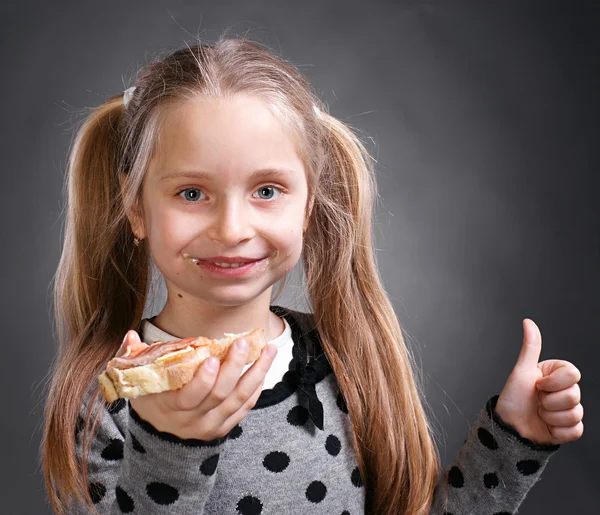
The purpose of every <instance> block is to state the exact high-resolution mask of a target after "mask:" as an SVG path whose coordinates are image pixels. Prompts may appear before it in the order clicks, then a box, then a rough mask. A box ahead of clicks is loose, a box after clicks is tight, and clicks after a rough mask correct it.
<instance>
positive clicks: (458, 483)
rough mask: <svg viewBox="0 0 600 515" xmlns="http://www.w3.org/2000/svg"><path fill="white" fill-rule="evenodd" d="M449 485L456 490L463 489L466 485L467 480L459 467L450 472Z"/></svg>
mask: <svg viewBox="0 0 600 515" xmlns="http://www.w3.org/2000/svg"><path fill="white" fill-rule="evenodd" d="M448 483H450V485H451V486H453V487H454V488H462V487H463V486H464V484H465V478H464V477H463V475H462V472H461V471H460V469H459V468H458V467H452V468H451V469H450V472H448Z"/></svg>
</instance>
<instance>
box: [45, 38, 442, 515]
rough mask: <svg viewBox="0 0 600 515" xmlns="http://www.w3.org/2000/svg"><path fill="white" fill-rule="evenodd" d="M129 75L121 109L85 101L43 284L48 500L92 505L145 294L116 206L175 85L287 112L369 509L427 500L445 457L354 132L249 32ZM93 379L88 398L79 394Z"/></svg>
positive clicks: (139, 263) (142, 255) (319, 290)
mask: <svg viewBox="0 0 600 515" xmlns="http://www.w3.org/2000/svg"><path fill="white" fill-rule="evenodd" d="M134 84H135V86H136V90H135V93H134V95H133V98H132V99H131V101H130V103H129V105H128V107H127V109H125V108H124V107H123V96H122V94H119V95H116V96H113V97H111V98H109V99H108V100H107V101H106V102H105V103H103V104H101V105H100V106H98V107H96V108H94V109H93V110H91V112H90V113H89V115H88V116H87V118H86V119H85V121H84V123H83V124H82V125H81V127H80V128H79V130H78V131H77V133H76V137H75V139H74V142H73V145H72V149H71V152H70V158H69V163H68V177H67V188H68V192H67V193H68V204H67V217H66V227H65V235H64V243H63V250H62V255H61V258H60V263H59V265H58V269H57V273H56V277H55V283H54V308H55V312H54V316H55V324H56V330H57V331H56V332H57V338H58V343H59V351H58V353H57V357H56V362H55V365H54V367H53V374H52V379H51V382H50V386H49V392H48V397H47V402H46V409H45V417H44V433H43V440H42V447H41V454H42V459H43V472H44V477H45V482H46V490H47V493H48V496H49V500H50V503H51V505H52V508H53V510H54V511H55V512H56V513H60V514H62V513H66V512H67V508H68V505H69V502H70V500H71V499H73V498H77V499H79V500H81V499H84V500H85V502H86V503H87V504H88V505H89V506H90V510H91V511H92V509H93V506H92V502H91V497H90V494H89V492H88V488H87V458H88V454H89V445H90V442H91V441H92V436H93V434H94V430H95V427H96V424H97V421H98V416H99V413H100V409H98V407H100V408H102V407H103V404H102V402H103V399H102V398H101V397H100V392H99V389H98V386H97V376H98V374H99V373H100V372H101V371H102V369H103V367H104V366H105V364H106V362H107V361H108V360H109V359H110V358H111V357H112V356H113V355H114V354H115V352H116V350H117V348H118V347H119V345H120V343H121V340H122V338H123V335H124V334H125V333H126V331H127V330H129V329H132V328H133V329H137V328H139V325H140V322H141V319H142V316H143V312H144V306H145V303H146V299H147V297H148V293H149V270H150V264H151V258H150V255H149V252H148V249H147V246H146V245H145V244H144V242H142V244H141V245H140V246H139V247H136V246H135V245H133V242H132V232H131V227H130V225H129V221H128V218H127V215H126V213H127V212H128V210H129V209H130V208H131V206H132V205H133V204H134V202H136V200H137V199H139V197H140V195H141V189H142V182H143V180H144V174H145V170H146V169H147V164H148V162H149V160H150V158H151V157H152V154H153V151H154V149H155V142H156V138H157V136H158V134H159V131H160V124H161V120H162V115H163V113H164V112H165V109H167V108H168V107H169V106H170V105H172V104H174V103H176V102H178V101H180V100H181V99H184V98H186V99H187V98H194V97H198V96H202V97H210V98H216V97H225V96H231V95H234V94H236V93H250V94H253V95H256V96H258V97H259V98H261V99H262V100H263V101H264V102H265V105H266V106H268V107H269V108H270V109H271V110H272V111H273V112H274V113H275V114H276V115H277V116H279V117H281V118H282V119H283V120H284V121H285V122H286V124H287V126H288V127H289V129H290V134H292V136H293V138H294V140H295V143H296V144H297V150H298V153H299V155H300V157H301V159H302V160H303V162H304V165H305V169H306V172H307V182H308V199H309V203H310V204H311V205H312V211H311V212H310V219H309V226H308V230H307V232H306V236H305V242H304V248H303V255H302V264H303V268H304V273H305V275H306V286H307V294H308V298H309V300H310V302H311V303H312V311H313V312H314V314H315V322H316V328H317V330H318V332H319V335H320V337H321V340H322V344H323V348H324V351H325V353H326V355H327V358H328V359H329V362H330V363H331V366H332V368H333V370H334V373H335V376H336V378H337V381H338V383H339V387H340V390H341V392H342V394H343V396H344V398H345V400H346V403H347V406H348V409H349V414H350V420H351V423H352V427H353V441H352V445H353V447H354V451H355V453H356V458H357V462H358V466H359V469H360V472H361V476H362V478H363V480H364V482H365V485H366V488H367V502H366V512H367V513H376V514H383V515H387V514H392V513H394V514H399V513H402V514H405V515H421V514H425V513H429V509H430V507H431V503H432V498H433V492H434V488H435V482H436V480H437V478H438V476H439V474H440V473H441V470H442V469H441V463H440V458H439V454H438V451H437V448H436V446H435V444H434V441H433V438H432V433H431V428H430V426H429V424H428V419H427V417H426V414H425V411H424V407H423V406H424V404H425V397H424V394H423V388H422V386H421V385H420V384H417V381H416V378H415V375H414V372H415V371H416V370H417V369H416V368H414V367H415V363H414V358H413V356H412V355H411V353H410V349H409V348H408V347H407V346H406V344H405V341H404V338H403V332H402V329H401V327H400V324H399V322H398V319H397V316H396V314H395V312H394V309H393V307H392V304H391V302H390V299H389V298H388V296H387V294H386V292H385V290H384V288H383V286H382V284H381V280H380V277H379V274H378V269H377V266H376V259H375V254H374V242H373V235H372V217H373V209H374V206H375V200H376V182H375V178H374V170H373V164H372V159H371V157H370V156H369V153H368V152H367V150H366V148H365V147H364V145H363V144H362V142H361V141H360V139H359V138H358V137H357V136H356V135H355V133H354V132H353V130H352V129H351V128H350V127H349V126H348V125H346V124H345V123H343V122H341V121H340V120H338V119H336V118H334V117H333V116H331V115H329V114H328V113H327V111H326V109H325V106H324V105H323V104H322V103H321V102H320V101H319V99H318V98H317V96H316V95H315V94H314V93H313V91H312V89H311V87H310V85H309V83H308V81H307V79H306V78H305V77H304V76H303V75H302V74H301V73H300V72H299V71H298V70H297V69H296V68H295V67H294V66H292V65H291V64H289V63H288V62H286V61H285V60H284V59H282V58H280V57H278V56H276V55H275V54H274V52H273V51H271V50H267V49H266V48H265V47H263V46H262V45H260V44H258V43H255V42H251V41H249V40H247V39H241V38H234V37H224V36H222V37H221V38H219V40H218V41H217V42H216V43H214V44H206V43H204V44H203V43H198V44H196V45H195V46H186V47H185V48H182V49H178V50H176V51H172V52H170V53H167V54H165V55H162V56H159V57H157V58H156V59H155V60H154V61H153V62H152V63H150V64H148V65H146V66H145V67H143V68H142V69H141V70H140V71H139V73H138V75H137V77H136V79H135V82H134ZM315 106H316V107H317V108H318V109H315V108H314V107H315ZM119 179H122V180H123V184H124V190H123V191H124V192H125V193H124V194H122V192H121V185H120V180H119ZM307 205H308V204H307ZM333 249H334V250H335V251H334V252H332V250H333ZM284 282H285V281H284ZM282 284H284V283H282ZM280 291H281V289H280ZM90 392H92V395H91V402H89V403H87V402H85V403H84V401H85V399H86V398H87V397H86V396H87V394H89V393H90ZM99 400H100V401H101V402H98V401H99ZM84 405H85V406H87V408H86V414H85V417H84V421H83V422H84V428H85V430H84V432H83V434H84V449H85V451H84V452H83V456H82V459H81V460H79V459H78V456H77V455H76V446H75V439H74V430H75V427H76V425H77V423H78V414H79V411H80V410H81V408H82V406H84ZM79 423H81V421H79Z"/></svg>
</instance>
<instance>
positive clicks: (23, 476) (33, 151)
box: [0, 0, 600, 515]
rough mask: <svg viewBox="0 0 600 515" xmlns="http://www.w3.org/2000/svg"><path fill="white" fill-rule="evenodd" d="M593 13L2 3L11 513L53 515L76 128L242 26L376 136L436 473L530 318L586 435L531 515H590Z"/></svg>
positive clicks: (547, 479)
mask: <svg viewBox="0 0 600 515" xmlns="http://www.w3.org/2000/svg"><path fill="white" fill-rule="evenodd" d="M598 5H599V4H598V3H597V2H583V1H575V2H566V1H565V2H562V3H560V2H532V1H518V2H517V1H515V2H506V1H493V2H481V1H479V2H471V3H465V2H458V1H450V0H448V1H443V0H439V1H422V2H418V1H404V2H399V1H387V2H366V1H363V2H358V1H349V0H343V1H340V0H328V1H314V2H308V1H306V0H305V1H302V2H289V1H288V2H282V1H272V2H269V1H242V0H239V1H232V2H227V3H225V2H201V1H190V0H187V1H173V2H159V1H148V0H145V1H137V2H132V1H129V2H107V1H103V2H94V3H92V2H72V3H70V4H69V3H65V2H62V3H61V2H42V1H31V0H30V1H22V2H15V1H13V2H10V3H7V2H4V3H2V6H1V7H0V16H1V21H0V29H1V30H0V34H1V35H0V42H1V43H0V51H1V53H2V68H3V74H2V75H3V80H2V82H1V86H0V87H1V88H2V95H0V102H1V106H2V109H1V113H2V122H3V123H2V139H1V141H2V158H3V159H2V161H3V163H2V164H3V173H2V188H1V190H2V202H1V203H0V209H1V210H2V220H3V231H4V232H3V238H2V239H3V240H4V241H5V242H8V243H7V244H5V246H4V247H3V252H2V254H1V260H2V278H3V280H2V284H3V285H4V291H5V294H4V295H3V296H2V297H1V302H2V313H3V317H2V319H3V325H4V332H5V339H4V345H3V348H4V356H3V360H2V361H3V367H2V368H3V373H2V374H1V378H2V379H1V380H2V385H1V386H2V392H3V402H4V404H3V405H4V413H5V415H4V420H3V423H2V434H1V439H0V441H1V442H2V459H1V460H0V462H1V463H2V468H1V482H0V488H1V490H0V499H1V500H2V507H0V512H2V513H7V514H11V515H12V514H47V513H50V510H49V509H48V508H47V507H46V504H45V500H44V499H45V493H44V490H43V485H42V477H41V474H40V469H39V464H38V445H39V438H40V424H41V413H42V406H43V395H44V391H45V390H44V378H45V375H46V374H47V372H48V369H49V365H50V362H51V360H52V357H53V355H54V352H55V343H54V341H53V333H52V326H51V320H50V310H51V297H50V293H51V288H50V286H51V282H52V278H53V274H54V272H55V269H56V266H57V264H58V259H59V252H60V245H61V227H62V223H63V221H64V219H63V216H62V214H61V208H62V206H63V201H62V198H61V194H62V188H63V173H64V169H65V161H66V153H67V150H68V146H69V143H70V140H71V136H72V131H71V122H72V121H74V120H77V119H79V116H78V113H80V111H81V109H83V108H86V107H91V106H94V105H96V104H97V103H99V102H102V101H103V100H104V99H106V98H107V97H108V96H109V95H112V94H115V93H117V92H119V91H121V90H122V89H123V88H124V86H127V85H129V79H130V77H131V76H132V74H133V71H134V70H135V68H136V66H137V65H138V64H142V63H144V62H146V60H147V58H149V57H150V56H151V55H152V54H154V53H155V52H157V51H158V50H160V49H161V48H163V47H178V46H181V45H182V44H183V41H184V40H186V41H190V40H191V38H192V35H195V34H196V33H197V32H198V31H200V34H201V36H203V37H204V38H208V39H212V38H214V37H215V36H216V35H218V34H219V33H220V32H221V30H222V29H223V28H226V27H231V29H232V30H231V32H233V33H238V34H241V33H243V32H244V31H247V30H250V33H249V35H250V36H251V37H253V38H254V39H258V40H260V41H263V42H264V43H266V44H267V45H269V46H271V47H273V48H275V49H276V50H281V52H282V53H283V55H284V56H285V57H286V58H288V59H290V60H291V61H292V62H294V63H295V64H297V65H299V66H300V67H301V69H302V70H303V71H304V72H305V73H306V74H307V75H308V77H309V78H310V80H311V81H312V83H313V84H314V86H315V88H316V90H317V91H318V92H319V94H320V95H321V96H322V98H323V99H324V100H325V101H326V102H327V103H328V105H329V106H330V108H331V112H332V114H334V115H335V116H337V117H339V118H341V119H342V120H344V121H346V122H348V123H350V124H352V125H353V126H354V127H356V128H357V129H360V130H361V131H363V135H364V138H365V139H367V138H370V139H367V141H368V143H369V145H370V150H371V152H372V153H373V155H374V157H375V158H376V159H377V161H378V163H377V180H378V184H379V191H380V200H379V202H378V207H377V211H378V214H377V219H376V223H377V228H376V239H377V249H378V262H379V264H380V268H381V275H382V278H383V281H384V284H385V286H386V289H387V292H388V293H389V295H390V297H391V298H392V300H393V302H394V305H395V308H396V310H397V314H398V316H399V317H400V320H401V323H402V324H403V327H404V329H405V331H406V333H407V335H408V336H409V338H408V343H409V344H410V345H411V346H413V347H414V348H415V349H416V352H417V356H418V358H419V361H420V363H422V366H423V369H424V371H425V377H426V381H427V397H428V400H429V402H430V404H431V407H432V409H433V410H434V412H435V415H436V419H437V420H436V427H437V428H438V429H439V430H440V431H441V432H442V434H443V441H442V442H441V445H442V455H443V457H444V460H445V464H446V465H449V464H450V462H451V461H452V459H453V458H454V456H455V454H456V452H457V451H458V449H459V448H460V446H461V445H462V443H463V440H464V438H465V436H466V434H467V432H468V430H469V428H470V425H471V424H472V422H473V420H474V418H475V415H476V413H477V411H478V410H479V409H481V408H482V407H483V404H484V402H485V400H486V399H487V398H488V397H489V396H491V395H493V394H494V393H499V392H500V390H501V389H502V386H503V385H504V383H505V381H506V379H507V377H508V375H509V373H510V372H511V370H512V368H513V366H514V364H515V362H516V359H517V356H518V354H519V351H520V348H521V345H522V338H523V333H522V325H521V324H522V320H523V319H524V318H526V317H528V318H532V319H533V320H534V321H535V322H536V323H537V324H538V326H539V327H540V329H541V331H542V336H543V349H542V356H541V359H549V358H559V359H565V360H568V361H571V362H572V363H574V364H575V365H576V366H577V367H578V368H579V370H580V371H581V372H582V380H581V382H580V386H581V390H582V403H583V404H584V408H585V409H586V412H585V417H584V424H585V432H584V435H583V437H582V438H581V439H580V440H578V441H577V442H572V443H567V444H564V445H563V446H562V448H561V449H560V450H559V451H558V453H557V454H556V455H555V456H554V457H552V458H551V460H550V462H549V464H548V467H547V468H546V470H545V472H544V473H543V475H542V480H541V481H540V482H539V483H538V484H537V485H536V486H535V487H534V488H533V489H532V490H531V492H530V493H529V495H528V497H527V498H526V499H525V501H524V503H523V505H522V507H521V509H520V510H519V513H522V514H523V515H526V514H527V515H529V514H537V513H544V514H548V515H550V514H563V513H569V514H570V513H578V514H579V513H592V512H594V513H597V511H596V510H597V507H596V508H595V507H594V506H595V505H596V503H594V502H593V501H592V488H593V486H597V480H598V473H597V472H596V468H595V467H596V466H597V461H598V460H597V459H598V451H597V449H598V447H599V442H598V432H597V422H598V414H597V411H596V410H595V409H593V408H597V407H598V402H597V401H595V400H594V398H595V397H597V396H598V394H599V393H600V389H599V387H598V382H597V379H596V377H597V373H596V371H595V369H594V368H593V364H594V363H595V362H594V359H598V357H599V353H598V349H597V335H598V330H599V324H598V316H597V315H598V308H599V302H598V290H599V287H600V280H599V279H600V277H599V271H598V270H599V269H598V258H599V254H600V247H599V244H598V243H599V239H598V234H599V229H600V227H599V226H600V217H599V211H600V209H599V207H598V200H597V198H598V185H599V182H600V181H599V180H598V176H597V162H598V157H599V150H598V139H599V138H598V136H599V132H600V131H599V124H598V115H599V114H600V112H599V111H600V109H599V105H598V104H599V101H598V91H599V86H600V81H599V79H600V73H599V69H598V68H599V61H598V48H599V47H598V42H599V35H598V27H599V25H598V22H599V21H600V16H599V8H598ZM188 32H189V33H188ZM190 33H191V35H190ZM300 277H301V276H300ZM290 291H291V294H290V293H289V292H288V295H287V297H285V298H284V300H282V301H281V303H282V304H286V302H287V301H286V300H285V299H288V300H289V302H290V303H291V302H292V299H294V298H295V295H296V290H294V289H292V290H290ZM594 449H596V450H595V451H594ZM593 456H596V459H595V460H593Z"/></svg>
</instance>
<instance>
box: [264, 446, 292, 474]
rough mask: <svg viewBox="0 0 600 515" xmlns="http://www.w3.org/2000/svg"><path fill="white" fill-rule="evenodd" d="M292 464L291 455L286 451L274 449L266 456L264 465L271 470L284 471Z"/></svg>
mask: <svg viewBox="0 0 600 515" xmlns="http://www.w3.org/2000/svg"><path fill="white" fill-rule="evenodd" d="M289 464H290V457H289V456H288V455H287V454H286V453H285V452H280V451H273V452H270V453H269V454H267V455H266V456H265V459H264V460H263V465H264V467H265V468H266V469H267V470H269V471H271V472H282V471H284V470H285V469H286V468H287V467H288V465H289Z"/></svg>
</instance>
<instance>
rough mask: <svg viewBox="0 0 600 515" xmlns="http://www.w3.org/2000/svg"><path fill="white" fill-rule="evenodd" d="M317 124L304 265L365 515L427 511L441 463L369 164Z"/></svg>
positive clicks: (347, 140) (353, 144)
mask: <svg viewBox="0 0 600 515" xmlns="http://www.w3.org/2000/svg"><path fill="white" fill-rule="evenodd" d="M318 118H319V120H320V122H321V124H322V125H323V128H324V136H323V145H324V147H325V148H324V153H325V156H326V157H325V163H324V165H323V167H322V171H321V174H320V177H319V180H318V191H317V192H316V199H317V201H316V202H315V204H314V208H313V210H314V212H313V214H312V216H311V225H310V226H309V233H308V234H307V237H306V242H305V247H304V256H303V259H304V268H305V273H306V283H307V289H308V293H309V296H310V298H311V300H312V304H313V310H314V313H315V320H316V324H317V326H318V328H319V333H320V335H321V339H322V341H323V347H324V350H325V353H326V355H327V356H328V358H329V361H330V363H331V365H332V368H333V369H334V372H335V375H336V378H337V380H338V383H339V386H340V390H341V392H342V394H343V396H344V398H345V400H346V403H347V406H348V407H349V408H350V417H351V421H352V425H353V433H354V435H353V436H354V442H353V445H354V448H355V451H356V456H357V462H358V464H359V469H360V471H361V476H362V478H364V481H365V483H366V486H367V501H366V507H367V509H366V513H377V514H381V515H387V514H391V513H394V514H397V513H403V514H421V513H429V507H430V506H431V501H432V497H433V491H434V487H435V482H436V477H437V475H438V473H439V470H440V461H439V456H438V453H437V449H436V447H435V445H434V443H433V441H432V439H431V436H430V433H429V426H428V422H427V419H426V416H425V414H424V412H423V408H422V403H423V402H424V401H425V399H423V398H421V394H420V388H418V386H417V385H416V384H415V380H414V377H413V367H414V358H413V356H412V355H411V354H410V352H409V349H408V348H407V347H406V345H405V343H404V340H403V336H402V331H401V328H400V325H399V323H398V320H397V317H396V315H395V312H394V309H393V306H392V304H391V302H390V300H389V298H388V296H387V294H386V292H385V290H384V288H383V286H382V283H381V280H380V277H379V273H378V269H377V265H376V260H375V253H374V248H373V237H372V229H371V220H372V210H373V208H374V202H375V199H376V195H377V191H376V182H375V178H374V172H373V167H372V164H371V161H370V159H371V158H370V156H369V154H368V152H367V150H366V149H365V147H364V146H363V144H362V143H361V141H360V140H359V139H358V138H357V136H356V135H355V134H354V133H353V132H352V131H351V130H350V128H349V127H348V126H346V125H345V124H344V123H342V122H341V121H339V120H337V119H336V118H334V117H332V116H330V115H328V114H326V113H325V112H321V113H320V114H319V115H318ZM332 249H335V252H332V251H331V250H332Z"/></svg>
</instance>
